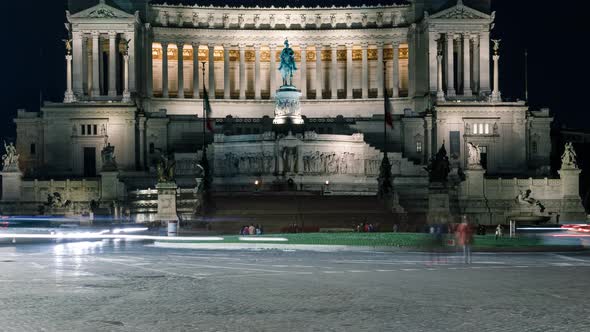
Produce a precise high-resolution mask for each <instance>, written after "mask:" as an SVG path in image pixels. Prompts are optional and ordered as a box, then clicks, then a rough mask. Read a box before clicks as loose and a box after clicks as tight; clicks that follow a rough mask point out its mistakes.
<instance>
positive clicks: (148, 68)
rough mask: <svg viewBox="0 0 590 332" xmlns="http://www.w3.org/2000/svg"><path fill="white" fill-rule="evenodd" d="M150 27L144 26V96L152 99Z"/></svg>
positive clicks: (152, 77)
mask: <svg viewBox="0 0 590 332" xmlns="http://www.w3.org/2000/svg"><path fill="white" fill-rule="evenodd" d="M151 34H152V31H151V25H150V24H149V23H146V24H145V44H144V45H145V47H144V48H145V59H146V61H145V66H146V68H145V76H146V77H145V79H146V82H145V92H146V96H147V97H148V98H149V97H152V96H153V95H154V75H153V61H154V60H153V51H152V38H151Z"/></svg>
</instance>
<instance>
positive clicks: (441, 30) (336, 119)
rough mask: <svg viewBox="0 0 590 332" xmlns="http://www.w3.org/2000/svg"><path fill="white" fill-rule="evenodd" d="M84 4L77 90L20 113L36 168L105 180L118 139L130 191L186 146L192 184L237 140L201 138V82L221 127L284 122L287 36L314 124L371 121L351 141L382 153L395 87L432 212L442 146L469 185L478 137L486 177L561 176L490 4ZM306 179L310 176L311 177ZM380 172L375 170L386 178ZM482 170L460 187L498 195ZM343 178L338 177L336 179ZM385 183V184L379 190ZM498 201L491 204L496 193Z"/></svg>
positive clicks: (408, 171)
mask: <svg viewBox="0 0 590 332" xmlns="http://www.w3.org/2000/svg"><path fill="white" fill-rule="evenodd" d="M82 2H83V1H80V2H79V3H78V2H77V1H71V2H70V3H71V5H70V7H71V8H72V9H73V11H72V12H68V15H67V20H68V22H67V25H68V27H69V29H70V31H71V38H72V42H71V47H72V49H71V55H68V56H66V61H67V63H68V68H69V70H68V74H69V76H68V90H67V91H66V94H65V99H64V102H63V103H46V104H45V106H44V107H43V109H42V113H38V112H25V111H21V112H19V114H18V118H17V119H16V120H15V121H16V123H17V137H18V141H17V149H18V151H19V153H20V158H21V163H20V166H21V170H22V172H23V173H24V176H25V178H31V179H32V178H35V177H45V178H54V177H55V178H59V177H62V178H65V177H76V178H94V177H96V176H98V175H99V173H100V171H101V169H102V166H103V165H102V162H101V158H100V153H101V150H102V149H103V147H104V146H105V145H106V144H107V143H110V144H111V145H113V146H114V147H115V156H116V160H117V164H118V171H119V173H118V179H119V180H120V181H121V182H122V183H124V185H125V187H126V188H127V190H136V189H141V188H147V187H150V186H151V187H152V188H153V184H154V181H155V171H156V170H155V163H156V161H157V160H158V159H159V157H160V155H162V154H169V153H174V154H175V155H176V159H177V160H178V161H179V163H178V165H179V167H180V172H179V177H180V178H182V176H186V182H185V185H186V186H190V185H191V183H193V185H194V180H191V177H192V176H193V173H192V167H193V166H192V165H193V164H194V160H197V159H198V158H197V154H198V153H199V151H200V150H201V147H202V145H203V139H202V138H203V137H206V140H207V142H208V143H212V142H214V141H215V142H216V143H219V142H221V141H223V139H221V138H215V137H214V135H213V134H211V133H206V135H203V132H202V130H203V127H204V126H203V125H202V120H203V117H202V109H203V99H202V98H203V88H204V87H205V88H207V90H208V92H209V95H210V98H211V106H212V115H211V116H212V117H213V118H214V120H215V125H214V126H215V132H216V135H226V136H231V135H263V134H264V133H265V132H267V131H270V130H272V120H270V124H271V125H270V127H269V125H268V124H269V121H268V119H270V118H272V117H273V116H274V105H275V104H274V98H275V91H276V90H277V89H278V88H279V86H280V85H281V79H280V75H279V72H278V71H277V70H276V68H277V67H278V61H279V60H278V54H279V53H280V51H281V49H282V45H283V42H284V41H285V39H288V41H289V43H290V44H291V45H292V47H293V49H294V50H295V59H296V62H297V65H298V70H297V71H296V72H295V76H294V78H293V81H294V83H295V84H294V85H295V86H296V87H297V89H299V90H300V91H301V96H302V97H301V109H302V115H303V116H304V117H305V121H306V123H305V126H306V129H305V130H306V131H308V132H315V133H316V134H319V135H351V134H353V133H361V134H362V135H360V136H356V138H355V139H351V140H352V141H355V140H357V139H358V138H359V137H360V139H361V140H362V141H364V143H365V144H366V147H363V148H362V149H364V150H363V151H372V150H370V149H369V147H370V148H371V149H373V148H375V149H376V150H375V151H376V153H375V155H377V156H378V151H379V149H382V147H383V141H382V137H383V105H384V94H386V93H387V94H388V96H389V97H390V98H391V103H392V105H393V114H394V126H393V129H391V130H389V131H388V133H387V140H388V146H389V147H390V148H389V150H390V152H391V153H392V155H394V156H395V157H394V159H395V161H394V163H393V164H394V166H393V167H397V168H398V169H399V170H398V171H394V175H395V176H396V179H395V186H396V188H398V189H397V190H398V191H399V195H400V197H401V198H400V199H401V202H402V205H403V201H404V197H406V198H405V199H406V200H408V199H410V198H411V199H417V200H422V201H423V203H420V204H422V205H420V204H418V206H419V207H418V208H417V209H418V210H420V209H421V210H422V211H424V210H425V209H426V210H427V209H428V204H429V203H428V198H427V197H428V177H427V174H426V173H425V172H424V171H423V170H422V169H423V166H425V165H426V164H427V163H428V160H429V159H430V157H431V156H432V155H433V154H434V153H435V152H436V151H437V150H438V149H439V147H440V146H441V145H442V144H445V147H446V149H447V151H448V152H449V156H450V161H451V167H452V172H451V177H453V174H455V180H456V183H457V185H458V186H461V184H460V183H463V184H464V186H466V185H467V184H465V183H466V182H460V180H459V176H457V175H456V174H457V173H461V172H463V171H466V170H467V168H468V165H467V159H468V157H469V156H468V152H467V144H468V143H473V144H477V145H478V146H479V147H480V150H479V151H480V153H481V160H482V164H483V166H484V169H485V170H486V171H487V175H488V177H491V176H496V180H497V181H500V184H502V183H503V182H502V181H505V180H499V179H498V177H499V176H502V175H510V176H515V175H516V176H518V177H521V178H522V177H525V178H526V177H529V176H536V177H543V176H547V175H548V174H549V168H548V165H549V154H550V150H551V146H550V139H549V125H550V123H551V121H552V117H551V116H550V115H549V112H548V110H540V111H533V110H529V108H528V107H527V106H526V104H525V103H524V102H522V101H517V102H504V101H503V100H502V98H501V95H500V91H499V86H498V75H497V66H498V65H499V61H500V60H499V57H500V55H501V50H493V46H490V44H491V39H490V29H491V26H492V25H493V21H494V13H491V12H490V11H489V3H488V4H487V5H486V4H485V3H486V1H483V2H482V1H474V2H475V4H474V5H470V4H469V2H468V1H465V2H464V1H461V0H459V1H454V0H451V1H448V3H441V4H438V2H440V1H434V0H433V1H413V2H400V3H399V4H391V5H383V6H381V5H379V6H362V7H351V6H346V7H334V6H333V7H327V8H320V7H315V8H304V7H301V8H291V7H280V8H279V7H276V8H275V7H271V8H259V7H256V8H251V7H240V8H234V7H227V6H226V7H214V6H207V7H200V6H197V5H194V6H193V5H186V6H184V5H166V4H160V5H159V4H146V3H143V2H138V3H140V4H141V5H136V8H132V7H133V5H130V4H127V3H126V2H124V1H123V3H125V4H127V5H120V6H117V5H115V4H109V3H105V2H104V1H102V0H101V1H100V2H99V3H98V4H96V5H88V6H84V5H81V4H80V3H82ZM115 2H116V1H115ZM72 3H74V4H75V5H72ZM125 45H127V47H128V50H126V46H125ZM494 69H496V74H495V75H494ZM203 78H205V79H204V81H203ZM355 142H356V141H355ZM355 144H356V143H355ZM327 149H329V147H328V148H327ZM339 149H346V147H345V146H340V147H339ZM359 149H360V148H359ZM371 153H372V152H371ZM371 153H369V152H366V154H371ZM371 155H372V154H371ZM183 158H185V159H183ZM215 158H219V156H212V159H215ZM376 158H377V157H376ZM183 160H186V162H185V163H184V164H183ZM301 169H303V167H301ZM402 169H404V170H405V171H402ZM183 172H184V173H183ZM300 173H301V172H300ZM320 175H322V174H320ZM365 175H366V174H365ZM374 175H375V174H373V175H372V176H374ZM298 176H299V178H300V179H303V180H301V181H302V182H305V174H298ZM482 176H483V174H482ZM368 179H369V180H370V181H369V180H367V178H366V179H365V180H364V182H362V181H361V182H362V183H368V182H371V181H372V179H373V178H368ZM473 179H474V177H473V176H472V177H471V180H472V181H473ZM250 180H251V179H250V178H247V179H245V180H244V181H250ZM191 181H192V182H191ZM313 181H314V182H313V183H320V182H321V183H323V181H320V178H316V179H314V180H313ZM343 181H344V180H343ZM478 181H480V182H481V183H480V184H478V185H477V186H478V188H479V187H481V188H483V189H481V188H480V189H481V190H484V191H481V192H479V193H477V194H476V193H474V192H473V190H474V189H473V188H475V187H473V188H471V187H470V188H471V192H469V191H468V190H467V189H465V188H467V187H465V188H464V189H465V190H463V189H460V190H459V189H458V190H459V191H458V192H457V193H455V198H454V199H455V200H459V201H461V200H463V201H462V202H467V201H468V200H469V199H470V197H472V198H474V199H475V200H477V201H478V202H481V201H482V197H484V196H486V195H491V196H493V195H495V194H493V193H492V194H490V193H486V192H485V190H489V188H490V186H491V187H493V186H495V185H496V184H489V185H487V187H485V186H484V184H483V183H484V182H485V181H490V180H486V179H483V177H482V178H481V179H479V180H478ZM482 181H483V182H482ZM514 181H515V182H514V183H513V184H511V185H510V189H509V190H508V189H506V190H505V191H502V190H503V189H502V185H500V187H499V188H500V189H498V190H499V191H498V192H497V199H498V200H499V201H500V200H501V201H503V202H504V203H498V206H497V207H496V210H497V213H498V217H489V218H490V219H489V222H495V221H496V220H501V219H502V218H504V214H503V213H501V211H502V209H511V208H510V206H511V205H510V204H511V203H510V202H511V201H512V200H513V198H514V197H515V196H516V194H518V192H519V190H522V189H526V188H525V187H527V186H528V187H531V188H532V186H533V179H531V181H530V184H529V183H528V182H527V183H525V182H518V181H521V180H518V181H517V180H516V179H514ZM527 181H528V180H527ZM534 181H537V180H534ZM549 181H551V180H547V182H546V183H545V184H543V189H542V190H536V189H534V190H533V192H535V193H536V194H537V195H538V196H539V199H543V200H547V201H555V203H554V205H555V204H557V205H558V204H560V203H559V202H558V201H559V200H561V199H562V198H563V197H564V194H562V192H561V190H560V191H559V194H555V193H552V192H551V190H549V189H548V188H550V186H551V185H550V183H549ZM331 182H332V183H334V188H338V187H337V181H335V180H331ZM467 182H469V180H468V181H467ZM535 183H536V182H535ZM179 184H180V185H181V186H182V179H181V180H179ZM470 185H475V184H470ZM552 185H553V186H558V187H560V186H561V184H557V183H553V184H552ZM505 186H506V185H505ZM484 187H485V188H484ZM528 187H527V188H528ZM342 188H343V189H342V190H343V191H350V189H347V188H346V186H344V187H342ZM417 188H418V189H417ZM539 188H540V187H539ZM560 188H561V187H560ZM316 189H317V188H316ZM310 190H314V187H313V186H312V187H310ZM374 190H375V185H367V186H366V188H365V191H367V192H370V191H374ZM478 190H479V189H478ZM405 193H413V194H414V195H418V196H415V197H414V196H412V195H413V194H409V195H410V196H404V195H405ZM416 193H417V194H416ZM554 194H555V195H554ZM552 195H553V196H552ZM408 197H410V198H408ZM412 197H413V198H412ZM486 200H487V198H486ZM453 204H454V203H451V205H453ZM461 204H462V203H460V204H459V205H461ZM478 204H479V203H478ZM502 204H504V205H502ZM551 204H553V203H551ZM572 204H573V203H572ZM557 205H556V206H555V208H554V212H555V211H556V213H557V212H559V211H560V208H559V206H557ZM574 205H575V204H574ZM576 208H577V207H576ZM481 209H484V207H481ZM481 209H480V210H481ZM485 209H488V212H485V211H484V212H485V213H487V214H490V215H491V214H492V213H491V212H489V209H490V207H489V206H488V207H486V208H485ZM468 210H469V207H465V208H463V210H462V212H464V213H470V212H469V211H468ZM476 210H477V209H476ZM471 213H473V214H477V213H480V211H479V210H477V211H472V212H471ZM482 213H483V212H482ZM486 218H487V217H486ZM481 219H482V220H483V219H484V218H483V217H482V218H481Z"/></svg>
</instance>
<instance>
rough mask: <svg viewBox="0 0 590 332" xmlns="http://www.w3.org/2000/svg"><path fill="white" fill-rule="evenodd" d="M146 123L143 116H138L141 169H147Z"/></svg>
mask: <svg viewBox="0 0 590 332" xmlns="http://www.w3.org/2000/svg"><path fill="white" fill-rule="evenodd" d="M145 122H146V118H145V116H144V115H143V114H140V115H139V116H138V121H137V126H138V129H139V169H140V170H143V169H144V168H145V147H146V146H145Z"/></svg>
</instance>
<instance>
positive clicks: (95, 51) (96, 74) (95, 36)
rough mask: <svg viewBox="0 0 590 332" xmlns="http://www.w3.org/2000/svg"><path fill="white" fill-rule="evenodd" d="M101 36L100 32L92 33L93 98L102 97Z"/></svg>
mask: <svg viewBox="0 0 590 332" xmlns="http://www.w3.org/2000/svg"><path fill="white" fill-rule="evenodd" d="M99 38H100V34H99V33H98V31H93V32H92V97H98V96H100V62H99V61H98V60H99V59H98V57H99V55H100V49H99V48H100V44H99Z"/></svg>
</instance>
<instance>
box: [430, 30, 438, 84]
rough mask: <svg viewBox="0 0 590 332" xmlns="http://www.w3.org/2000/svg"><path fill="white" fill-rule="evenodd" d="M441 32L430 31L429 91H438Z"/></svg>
mask: <svg viewBox="0 0 590 332" xmlns="http://www.w3.org/2000/svg"><path fill="white" fill-rule="evenodd" d="M438 38H439V34H438V33H436V32H432V31H430V32H429V33H428V74H429V75H428V82H429V89H428V91H430V92H434V91H438V67H437V60H436V57H437V56H438V55H439V54H438Z"/></svg>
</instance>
